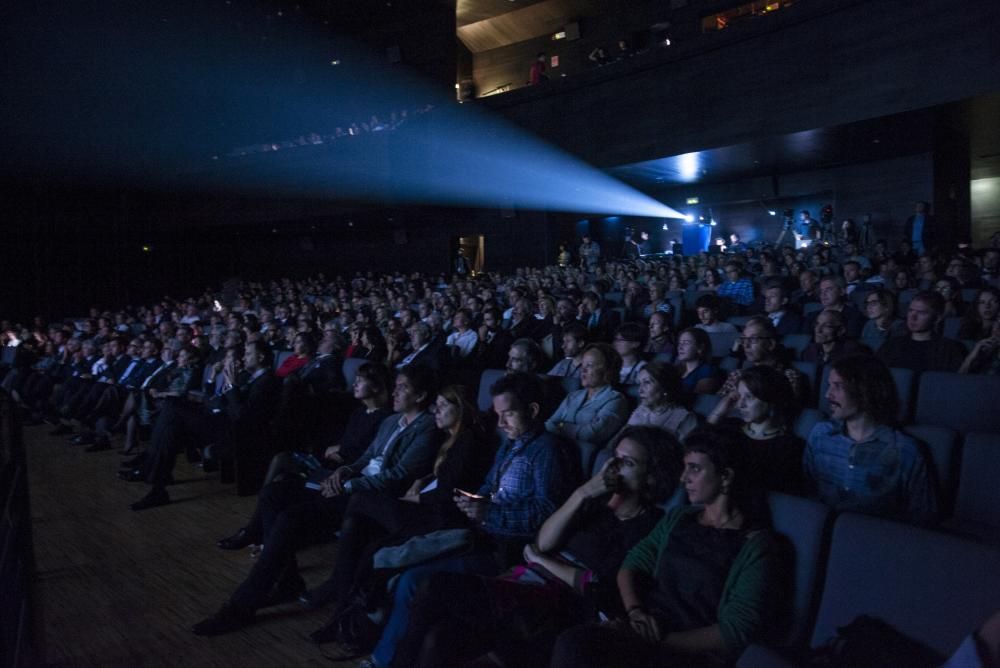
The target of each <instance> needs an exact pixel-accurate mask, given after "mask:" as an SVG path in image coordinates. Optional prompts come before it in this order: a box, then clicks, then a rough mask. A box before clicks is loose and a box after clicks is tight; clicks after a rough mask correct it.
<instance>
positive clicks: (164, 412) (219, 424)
mask: <svg viewBox="0 0 1000 668" xmlns="http://www.w3.org/2000/svg"><path fill="white" fill-rule="evenodd" d="M224 436H225V418H224V417H222V416H221V415H212V414H210V413H206V412H205V411H204V410H203V409H202V407H201V406H199V405H197V404H188V403H186V402H185V401H184V400H183V399H179V398H176V397H168V398H167V399H166V400H165V401H164V402H163V405H162V408H161V410H160V412H159V414H158V415H157V416H156V422H155V423H154V424H153V433H152V435H151V437H150V445H149V458H148V459H147V460H146V464H145V469H144V474H145V478H146V482H148V483H149V484H151V485H153V486H154V487H164V486H166V484H167V482H168V481H169V480H170V477H171V474H172V473H173V471H174V463H175V462H176V460H177V455H178V454H179V453H180V452H182V451H183V450H184V449H185V448H186V447H187V446H188V445H207V444H208V443H212V442H215V440H217V439H219V438H223V437H224Z"/></svg>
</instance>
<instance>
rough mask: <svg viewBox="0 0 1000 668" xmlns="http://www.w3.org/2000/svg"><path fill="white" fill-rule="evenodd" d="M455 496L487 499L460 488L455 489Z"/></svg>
mask: <svg viewBox="0 0 1000 668" xmlns="http://www.w3.org/2000/svg"><path fill="white" fill-rule="evenodd" d="M455 494H461V495H462V496H464V497H466V498H468V499H476V500H482V499H485V498H486V497H485V496H483V495H482V494H473V493H472V492H466V491H465V490H464V489H459V488H458V487H456V488H455Z"/></svg>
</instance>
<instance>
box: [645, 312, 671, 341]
mask: <svg viewBox="0 0 1000 668" xmlns="http://www.w3.org/2000/svg"><path fill="white" fill-rule="evenodd" d="M669 331H670V326H669V325H668V324H667V317H666V316H665V315H663V314H662V313H659V312H657V313H654V314H653V315H652V316H650V318H649V338H651V339H658V338H660V337H661V336H663V335H665V334H667V333H668V332H669Z"/></svg>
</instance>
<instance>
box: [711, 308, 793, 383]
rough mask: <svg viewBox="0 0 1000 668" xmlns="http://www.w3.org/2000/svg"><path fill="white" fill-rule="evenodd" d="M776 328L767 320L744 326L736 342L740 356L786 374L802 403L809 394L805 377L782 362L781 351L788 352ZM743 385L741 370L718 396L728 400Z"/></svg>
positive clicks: (750, 322) (756, 319)
mask: <svg viewBox="0 0 1000 668" xmlns="http://www.w3.org/2000/svg"><path fill="white" fill-rule="evenodd" d="M777 338H778V337H777V335H776V334H775V331H774V325H772V324H771V321H770V320H768V319H767V318H765V317H764V316H760V315H757V316H754V317H752V318H750V320H748V321H747V324H746V325H744V326H743V332H742V334H741V336H740V338H738V339H736V346H737V350H736V353H737V354H739V353H742V355H743V356H744V357H745V358H746V361H747V362H749V363H750V364H752V365H758V364H765V365H767V366H772V367H774V368H775V369H777V370H779V371H781V372H782V373H783V374H785V377H786V378H787V379H788V382H789V383H791V384H792V391H793V392H794V393H795V396H796V397H797V398H798V399H800V400H801V399H802V393H803V392H804V391H805V389H806V388H805V381H804V378H803V376H802V374H801V373H799V371H798V370H797V369H795V368H794V367H792V366H789V365H788V364H787V362H786V361H785V360H784V359H782V356H781V354H780V353H781V351H783V350H784V349H783V348H781V346H780V345H779V344H778V341H777ZM739 384H740V370H739V369H736V370H734V371H733V372H731V373H730V374H729V377H728V378H726V382H725V383H723V384H722V389H720V390H719V392H718V394H719V396H720V397H728V396H729V395H731V394H733V393H734V392H736V389H737V386H738V385H739Z"/></svg>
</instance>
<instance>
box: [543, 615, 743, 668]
mask: <svg viewBox="0 0 1000 668" xmlns="http://www.w3.org/2000/svg"><path fill="white" fill-rule="evenodd" d="M622 624H624V622H622ZM550 665H551V668H591V667H592V668H619V667H620V668H633V667H634V666H650V667H651V668H652V667H657V668H673V667H675V666H676V667H680V666H683V667H684V668H689V667H690V668H708V667H710V666H722V665H725V664H724V663H721V662H719V661H716V660H714V659H713V658H712V657H709V656H705V655H695V654H680V653H677V652H670V651H668V650H666V649H665V648H664V647H663V646H662V645H660V644H658V643H651V642H647V641H645V640H643V639H642V638H641V637H640V636H639V635H637V634H636V633H633V632H632V631H631V630H630V629H628V628H627V627H624V626H619V625H618V624H617V623H616V624H615V625H607V624H584V625H582V626H577V627H574V628H572V629H570V630H568V631H564V632H563V633H561V634H560V635H559V638H558V640H556V645H555V649H554V650H553V652H552V663H551V664H550Z"/></svg>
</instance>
